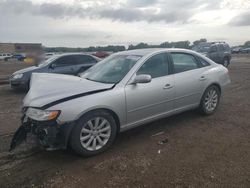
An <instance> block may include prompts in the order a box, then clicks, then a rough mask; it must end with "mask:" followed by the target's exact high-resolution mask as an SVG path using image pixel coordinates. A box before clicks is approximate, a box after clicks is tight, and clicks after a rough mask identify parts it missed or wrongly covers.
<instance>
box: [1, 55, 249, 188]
mask: <svg viewBox="0 0 250 188" xmlns="http://www.w3.org/2000/svg"><path fill="white" fill-rule="evenodd" d="M4 66H6V65H3V64H1V63H0V75H1V74H10V69H8V71H9V72H4V71H3V67H4ZM11 71H14V69H13V70H12V69H11ZM229 72H230V76H231V80H232V84H231V85H230V86H229V87H228V88H227V90H226V91H225V93H224V94H223V98H222V100H221V104H220V107H219V109H218V111H217V112H216V113H215V114H214V115H212V116H209V117H204V116H200V115H199V114H197V113H196V111H189V112H185V113H182V114H179V115H176V116H173V117H169V118H165V119H162V120H159V121H156V122H153V123H150V124H147V125H145V126H142V127H139V128H136V129H133V130H130V131H128V132H125V133H122V134H120V135H118V138H117V140H116V142H115V144H114V145H113V146H112V147H111V148H110V149H109V150H108V151H107V152H105V153H103V154H101V155H98V156H95V157H91V158H82V157H79V156H77V155H76V154H75V153H73V152H72V151H70V150H67V151H54V152H47V151H43V150H41V149H37V148H35V149H30V147H29V146H27V144H26V145H25V144H24V145H23V146H22V147H20V149H19V150H17V151H15V152H14V153H9V152H8V151H7V150H8V147H9V143H10V139H11V134H12V133H13V131H14V130H15V129H16V128H17V127H18V126H19V118H20V108H21V101H22V98H23V97H24V95H25V94H24V93H21V92H16V91H12V90H11V89H10V88H9V86H7V85H5V86H0V187H226V188H228V187H250V121H249V117H250V116H249V115H250V108H249V107H250V100H249V97H250V57H249V56H248V57H246V56H245V57H242V56H236V57H234V58H233V61H232V64H231V65H230V67H229Z"/></svg>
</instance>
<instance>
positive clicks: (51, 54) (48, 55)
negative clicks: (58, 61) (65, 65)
mask: <svg viewBox="0 0 250 188" xmlns="http://www.w3.org/2000/svg"><path fill="white" fill-rule="evenodd" d="M54 55H56V53H53V52H49V53H45V54H44V59H45V60H47V59H49V58H51V57H52V56H54Z"/></svg>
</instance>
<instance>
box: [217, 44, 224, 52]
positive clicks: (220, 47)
mask: <svg viewBox="0 0 250 188" xmlns="http://www.w3.org/2000/svg"><path fill="white" fill-rule="evenodd" d="M218 48H219V51H221V52H223V51H224V50H225V49H224V46H223V44H220V45H219V47H218Z"/></svg>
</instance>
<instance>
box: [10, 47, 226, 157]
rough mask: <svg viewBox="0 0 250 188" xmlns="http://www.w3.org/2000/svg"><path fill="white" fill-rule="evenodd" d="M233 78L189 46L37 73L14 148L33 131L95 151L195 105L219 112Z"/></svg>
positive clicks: (61, 144) (52, 144) (51, 142)
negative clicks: (67, 71)
mask: <svg viewBox="0 0 250 188" xmlns="http://www.w3.org/2000/svg"><path fill="white" fill-rule="evenodd" d="M229 83H230V78H229V75H228V70H227V68H225V67H223V66H222V65H218V64H216V63H214V62H213V61H212V60H210V59H208V58H206V57H205V56H203V55H201V54H199V53H196V52H194V51H191V50H184V49H142V50H131V51H123V52H120V53H116V54H113V55H111V56H110V57H108V58H106V59H104V60H102V61H101V62H100V63H97V64H96V65H94V66H93V67H91V68H90V69H89V70H87V71H85V72H84V74H83V75H82V77H76V76H69V75H56V74H46V73H40V74H39V73H35V74H33V76H32V80H31V88H30V90H29V92H28V94H27V95H26V97H25V99H24V101H23V113H24V114H23V118H22V125H21V127H20V128H19V129H18V130H17V132H16V133H15V134H14V137H13V139H12V143H11V148H10V149H13V148H15V146H16V145H17V144H19V143H21V142H22V141H23V140H24V139H25V138H26V135H27V133H28V132H31V133H32V134H33V135H35V136H37V138H38V140H40V143H41V144H42V145H43V146H44V147H45V148H47V149H48V150H54V149H65V148H67V146H68V145H70V146H71V147H72V148H73V149H74V150H75V151H76V152H77V153H79V154H80V155H83V156H91V155H96V154H98V153H100V152H103V151H104V150H106V149H107V148H108V147H109V146H110V145H111V144H112V143H113V142H114V140H115V138H116V136H117V134H118V133H119V132H121V131H125V130H128V129H131V128H134V127H137V126H139V125H142V124H145V123H148V122H151V121H154V120H157V119H160V118H163V117H166V116H170V115H173V114H177V113H180V112H183V111H186V110H190V109H195V108H198V109H199V110H200V112H201V113H203V114H205V115H211V114H213V113H214V112H215V111H216V109H217V108H218V105H219V102H220V97H221V95H222V94H223V91H224V87H225V86H226V85H228V84H229Z"/></svg>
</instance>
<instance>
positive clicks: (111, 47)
mask: <svg viewBox="0 0 250 188" xmlns="http://www.w3.org/2000/svg"><path fill="white" fill-rule="evenodd" d="M202 42H207V39H205V38H202V39H199V40H196V41H194V42H193V43H191V42H190V41H188V40H186V41H177V42H163V43H161V44H158V45H152V44H147V43H144V42H140V43H138V44H136V45H133V44H131V45H129V46H128V48H127V50H133V49H142V48H185V49H192V47H193V46H196V45H198V44H199V43H202ZM239 47H243V48H249V47H250V41H246V42H245V43H244V44H243V45H240V46H239ZM124 50H126V47H125V46H122V45H108V46H90V47H88V48H69V47H44V51H45V52H96V51H109V52H118V51H124Z"/></svg>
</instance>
